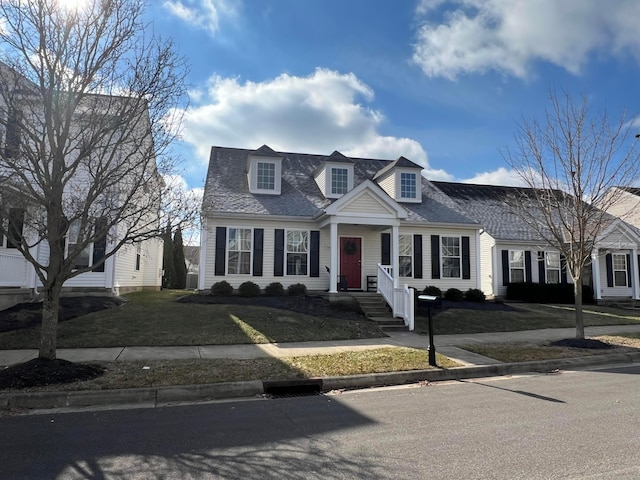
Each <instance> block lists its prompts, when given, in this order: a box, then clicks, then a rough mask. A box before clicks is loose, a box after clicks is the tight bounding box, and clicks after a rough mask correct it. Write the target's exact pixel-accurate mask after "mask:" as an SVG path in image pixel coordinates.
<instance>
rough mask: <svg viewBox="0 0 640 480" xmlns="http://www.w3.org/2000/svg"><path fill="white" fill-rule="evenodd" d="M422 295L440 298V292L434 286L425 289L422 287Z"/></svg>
mask: <svg viewBox="0 0 640 480" xmlns="http://www.w3.org/2000/svg"><path fill="white" fill-rule="evenodd" d="M422 293H423V294H424V295H435V296H436V297H442V290H440V289H439V288H438V287H436V286H435V285H427V286H426V287H424V290H422Z"/></svg>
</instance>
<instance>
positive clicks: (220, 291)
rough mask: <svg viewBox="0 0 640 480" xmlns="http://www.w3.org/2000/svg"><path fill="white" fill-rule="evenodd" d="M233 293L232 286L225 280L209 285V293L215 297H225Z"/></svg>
mask: <svg viewBox="0 0 640 480" xmlns="http://www.w3.org/2000/svg"><path fill="white" fill-rule="evenodd" d="M232 293H233V287H232V286H231V284H230V283H229V282H227V281H226V280H222V281H220V282H216V283H214V284H213V285H212V286H211V295H215V296H217V297H226V296H228V295H231V294H232Z"/></svg>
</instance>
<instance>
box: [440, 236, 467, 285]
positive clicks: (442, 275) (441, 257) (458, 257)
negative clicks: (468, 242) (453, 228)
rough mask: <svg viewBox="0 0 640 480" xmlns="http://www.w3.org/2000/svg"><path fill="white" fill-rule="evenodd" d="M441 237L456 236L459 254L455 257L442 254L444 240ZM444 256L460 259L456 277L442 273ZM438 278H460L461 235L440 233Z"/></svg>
mask: <svg viewBox="0 0 640 480" xmlns="http://www.w3.org/2000/svg"><path fill="white" fill-rule="evenodd" d="M443 238H457V239H458V249H459V251H460V255H458V256H457V257H454V256H449V255H447V256H446V257H445V255H444V254H443V249H444V242H443V240H442V239H443ZM445 258H457V259H459V260H460V263H459V268H458V271H459V272H460V274H459V275H458V276H457V277H446V276H445V275H444V259H445ZM440 278H462V236H461V235H440Z"/></svg>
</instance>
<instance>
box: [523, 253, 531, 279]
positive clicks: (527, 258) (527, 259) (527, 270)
mask: <svg viewBox="0 0 640 480" xmlns="http://www.w3.org/2000/svg"><path fill="white" fill-rule="evenodd" d="M524 275H525V280H526V281H527V282H529V283H531V282H532V276H531V252H530V251H529V250H525V252H524Z"/></svg>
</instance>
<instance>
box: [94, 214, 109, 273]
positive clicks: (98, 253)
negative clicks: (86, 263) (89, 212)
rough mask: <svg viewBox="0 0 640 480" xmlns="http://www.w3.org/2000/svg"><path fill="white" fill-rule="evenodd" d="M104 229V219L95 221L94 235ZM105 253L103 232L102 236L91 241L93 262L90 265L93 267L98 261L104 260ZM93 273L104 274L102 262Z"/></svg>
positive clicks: (105, 238) (105, 244)
mask: <svg viewBox="0 0 640 480" xmlns="http://www.w3.org/2000/svg"><path fill="white" fill-rule="evenodd" d="M106 227H107V219H106V218H99V219H97V220H96V226H95V232H96V233H97V232H99V231H101V230H104V229H105V228H106ZM106 251H107V233H106V232H105V233H104V235H100V236H99V237H96V239H95V240H94V241H93V261H92V262H91V265H95V264H96V263H98V262H99V261H100V260H102V259H103V258H104V254H105V253H106ZM93 271H94V272H104V262H102V263H101V264H100V265H98V266H97V267H96V268H94V269H93Z"/></svg>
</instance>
